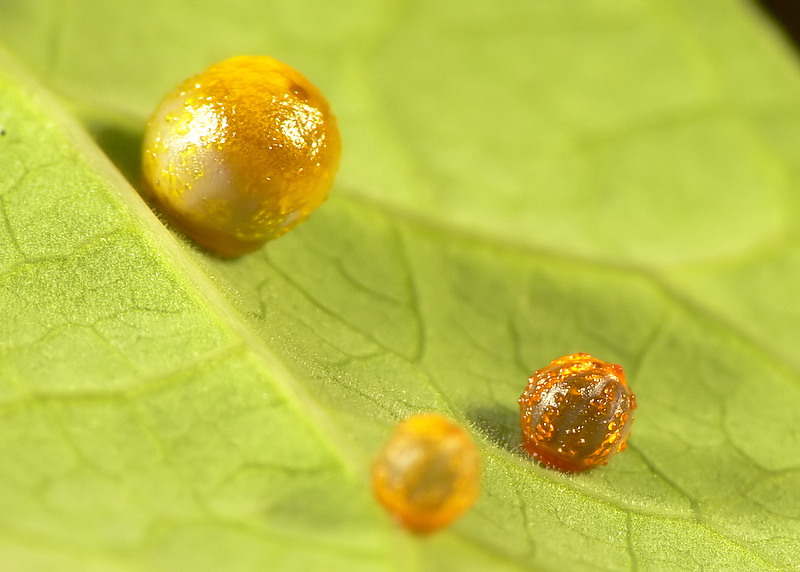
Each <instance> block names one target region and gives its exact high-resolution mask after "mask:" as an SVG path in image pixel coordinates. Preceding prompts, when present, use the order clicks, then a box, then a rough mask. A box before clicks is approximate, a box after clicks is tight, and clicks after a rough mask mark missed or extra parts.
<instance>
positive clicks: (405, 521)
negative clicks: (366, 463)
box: [372, 413, 481, 534]
mask: <svg viewBox="0 0 800 572" xmlns="http://www.w3.org/2000/svg"><path fill="white" fill-rule="evenodd" d="M480 484H481V463H480V456H479V454H478V449H477V447H476V446H475V444H474V443H473V441H472V439H471V438H470V436H469V435H468V434H467V432H466V431H465V430H464V429H463V428H462V427H461V426H460V425H458V424H456V423H454V422H453V421H450V420H449V419H447V418H446V417H443V416H441V415H437V414H433V413H428V414H420V415H413V416H411V417H409V418H408V419H406V420H405V421H403V422H401V423H400V424H398V425H397V427H396V428H395V430H394V433H393V434H392V435H391V437H389V440H388V441H387V442H386V444H385V445H384V447H383V449H381V451H380V452H379V453H378V455H377V457H376V458H375V461H374V462H373V465H372V487H373V490H374V492H375V496H376V497H377V499H378V501H379V502H380V503H381V504H382V505H383V506H384V507H385V508H386V510H387V511H388V512H389V513H390V514H391V515H392V516H394V517H395V518H396V519H397V520H398V521H399V522H400V523H401V524H402V525H403V526H405V527H406V528H407V529H409V530H411V531H412V532H416V533H419V534H427V533H430V532H433V531H435V530H438V529H440V528H442V527H445V526H447V525H448V524H450V523H451V522H453V521H454V520H455V519H457V518H458V517H460V516H461V515H462V514H464V513H465V512H466V511H467V510H468V509H469V508H470V507H471V506H472V505H473V504H474V503H475V500H476V499H477V498H478V494H479V493H480Z"/></svg>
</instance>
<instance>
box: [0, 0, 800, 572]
mask: <svg viewBox="0 0 800 572" xmlns="http://www.w3.org/2000/svg"><path fill="white" fill-rule="evenodd" d="M0 22H2V23H3V24H2V26H0V43H2V45H3V48H4V51H5V52H6V53H7V55H4V56H3V57H2V58H0V452H2V453H3V455H4V458H5V459H6V460H7V462H6V463H4V464H3V465H2V467H0V485H2V486H0V568H3V569H9V570H31V571H34V570H126V571H130V570H164V571H166V570H170V571H172V570H182V569H187V570H265V569H268V570H298V569H304V568H308V569H325V570H348V571H349V570H505V569H508V570H717V569H729V570H785V569H795V568H798V567H800V542H798V540H797V539H798V538H800V465H799V464H798V459H800V431H798V429H797V414H798V411H800V360H798V357H797V352H796V348H797V347H798V343H799V342H800V334H798V332H800V304H798V301H797V292H800V255H798V252H800V225H798V222H797V221H798V220H800V200H799V199H798V195H797V192H796V189H797V188H798V185H799V184H800V176H799V175H800V97H798V96H800V68H798V62H797V58H796V56H795V55H794V54H793V52H792V51H791V49H790V47H789V46H788V45H787V44H786V42H785V41H784V40H783V39H782V38H781V37H780V35H779V33H778V32H777V31H776V30H775V29H774V28H773V27H772V25H771V24H769V23H768V22H767V21H766V20H765V19H764V17H763V16H762V15H761V14H760V13H759V12H758V11H757V10H756V9H755V7H754V6H752V5H751V4H749V3H747V2H743V1H738V0H737V1H734V0H724V1H720V2H714V3H698V2H675V1H669V0H651V1H644V0H624V1H619V0H615V1H612V0H586V1H581V2H576V3H551V2H522V1H514V0H503V1H500V2H497V1H493V2H489V1H488V0H485V1H484V0H480V1H478V2H472V3H466V4H458V5H456V4H454V3H452V2H416V3H398V2H365V1H358V0H348V1H346V2H343V3H328V4H320V3H314V2H307V1H300V2H292V3H280V2H256V1H253V0H237V1H235V2H228V3H210V2H200V3H193V4H191V5H189V4H186V3H183V2H178V1H173V0H162V1H161V2H149V1H146V2H140V3H136V4H131V3H114V2H99V1H95V0H80V1H78V2H74V3H63V2H62V3H53V2H47V1H44V0H32V1H30V2H25V3H10V4H9V3H7V4H6V5H3V6H0ZM244 53H251V54H267V55H270V56H273V57H275V58H278V59H280V60H282V61H285V62H287V63H288V64H290V65H292V66H294V67H296V68H297V69H299V70H300V71H301V72H302V73H303V74H304V75H306V76H307V77H309V78H310V79H311V80H312V81H313V82H314V83H315V84H316V85H317V86H318V87H319V88H320V89H321V90H322V91H323V92H324V93H325V95H326V97H327V98H328V100H329V101H330V102H331V105H332V107H333V109H334V111H335V112H336V114H337V117H338V120H339V124H340V126H341V130H342V136H343V143H344V155H343V161H342V166H341V170H340V173H339V176H338V179H337V181H336V183H335V185H334V188H333V189H332V193H331V198H330V199H329V200H328V202H327V203H326V204H324V205H323V206H322V207H321V208H320V209H319V211H318V212H317V213H315V214H314V216H313V217H312V218H311V219H310V220H309V221H308V222H306V223H304V224H303V225H302V226H300V227H299V228H298V229H296V230H294V231H292V232H291V233H290V234H288V235H287V236H285V237H283V238H281V239H279V240H277V241H274V242H272V243H269V244H268V245H266V246H265V247H264V248H263V249H262V250H260V251H258V252H256V253H254V254H251V255H248V256H245V257H242V258H239V259H236V260H229V261H223V260H220V259H216V258H214V257H211V256H209V255H207V254H205V253H203V252H202V251H200V250H198V249H196V248H195V247H194V246H193V245H192V244H191V243H190V242H188V241H187V240H186V239H184V238H182V237H181V236H180V235H178V234H175V233H174V232H172V231H171V230H170V229H168V228H167V227H165V226H164V225H163V224H162V221H161V220H160V219H159V218H158V217H157V216H156V215H154V214H153V213H151V212H150V210H149V209H148V207H147V206H146V205H145V204H144V202H143V201H142V200H141V199H140V198H139V196H138V194H137V192H136V189H137V187H138V186H139V173H138V161H139V153H140V151H139V145H140V141H141V135H142V132H143V129H144V125H145V122H146V120H147V117H148V116H149V114H150V113H151V111H152V109H153V108H154V106H155V105H156V103H157V102H158V101H159V100H160V98H161V97H162V96H163V95H164V94H165V93H166V92H167V90H169V89H170V88H171V87H173V86H174V85H176V84H177V83H179V82H180V81H182V80H183V79H185V78H186V77H188V76H190V75H192V74H194V73H197V72H198V71H201V70H202V69H204V68H205V67H207V66H208V65H210V64H211V63H213V62H215V61H218V60H221V59H223V58H226V57H230V56H233V55H237V54H244ZM109 159H110V160H109ZM577 351H583V352H589V353H592V354H594V355H596V356H597V357H599V358H601V359H604V360H606V361H610V362H614V363H619V364H621V365H623V366H624V368H625V370H626V374H627V377H628V380H629V382H630V385H631V387H632V388H633V390H634V391H635V392H636V395H637V399H638V402H639V408H638V410H637V413H636V420H635V423H634V426H633V431H632V435H631V438H630V446H629V448H628V450H627V451H626V452H624V453H622V454H620V455H619V456H617V457H615V458H614V459H612V461H611V462H610V464H609V465H608V466H606V467H602V468H600V469H597V470H595V471H592V472H589V473H586V474H581V475H574V476H568V475H562V474H559V473H557V472H554V471H550V470H547V469H544V468H542V467H540V466H538V465H536V464H534V463H532V462H531V461H530V460H529V459H527V458H526V457H525V456H524V455H523V454H522V453H521V452H520V449H519V440H520V435H519V429H518V413H517V407H516V399H517V397H518V396H519V394H520V393H521V392H522V390H523V388H524V386H525V382H526V379H527V377H528V376H530V375H531V374H532V373H533V371H534V370H535V369H537V368H540V367H543V366H544V365H546V363H547V362H549V361H550V360H551V359H554V358H556V357H559V356H561V355H563V354H566V353H571V352H577ZM429 410H432V411H438V412H441V413H444V414H446V415H449V416H451V417H452V418H454V419H455V420H457V421H459V422H460V423H462V424H464V425H465V426H466V427H467V429H468V430H469V432H470V433H471V435H472V436H473V437H474V439H475V440H476V443H477V444H478V446H479V448H480V449H481V453H482V456H483V460H484V471H485V474H484V477H483V494H482V496H481V498H480V499H479V501H478V503H477V504H476V505H475V507H474V509H473V510H472V511H470V512H469V513H468V514H467V515H466V516H465V517H464V518H463V519H461V520H459V521H457V522H456V523H455V524H454V525H453V526H452V527H451V528H449V529H447V530H445V531H442V532H441V533H439V534H436V535H434V536H432V537H430V538H425V539H419V538H416V537H414V536H412V535H409V534H408V533H406V532H405V531H403V530H402V529H400V528H398V527H397V526H396V525H395V524H394V523H393V522H392V520H391V518H390V517H389V516H388V515H386V514H384V513H383V512H382V511H381V509H380V508H379V507H378V506H377V504H376V503H375V501H374V500H373V498H372V496H371V492H370V489H369V482H368V474H369V464H370V460H371V457H372V456H373V454H374V453H375V452H376V451H377V450H378V448H379V447H380V445H381V443H382V442H383V441H384V439H385V438H386V437H387V436H388V434H389V432H390V430H391V428H392V426H393V425H394V423H396V422H397V421H398V420H399V419H401V418H403V417H405V416H406V415H409V414H411V413H415V412H418V411H429Z"/></svg>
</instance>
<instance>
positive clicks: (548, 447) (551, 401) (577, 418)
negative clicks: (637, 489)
mask: <svg viewBox="0 0 800 572" xmlns="http://www.w3.org/2000/svg"><path fill="white" fill-rule="evenodd" d="M519 409H520V425H521V426H522V437H523V442H522V446H523V448H524V449H525V450H526V451H527V452H528V454H529V455H530V456H531V457H533V458H534V459H536V460H538V461H539V462H541V463H542V464H543V465H546V466H548V467H551V468H553V469H558V470H561V471H564V472H568V473H575V472H579V471H585V470H587V469H591V468H592V467H596V466H598V465H605V464H606V463H608V460H609V459H610V458H611V456H612V455H614V454H616V453H618V452H619V451H624V450H625V448H626V447H627V439H628V435H629V434H630V431H631V423H632V422H633V412H634V410H635V409H636V396H635V395H634V394H633V392H632V391H631V390H630V388H629V387H628V384H627V383H626V382H625V373H624V372H623V371H622V367H621V366H618V365H615V364H610V363H606V362H604V361H601V360H599V359H596V358H593V357H592V356H590V355H589V354H582V353H579V354H572V355H567V356H564V357H562V358H559V359H557V360H553V361H552V362H550V365H548V366H547V367H545V368H543V369H540V370H537V371H536V373H534V374H533V376H531V378H530V379H529V380H528V385H527V387H526V388H525V391H524V392H523V393H522V396H521V397H520V398H519Z"/></svg>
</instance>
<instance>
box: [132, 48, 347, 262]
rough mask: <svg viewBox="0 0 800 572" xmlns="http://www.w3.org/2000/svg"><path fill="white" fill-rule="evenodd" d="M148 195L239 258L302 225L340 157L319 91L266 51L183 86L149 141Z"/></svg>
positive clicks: (200, 238)
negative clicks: (262, 54)
mask: <svg viewBox="0 0 800 572" xmlns="http://www.w3.org/2000/svg"><path fill="white" fill-rule="evenodd" d="M143 146H144V154H143V160H142V162H143V174H144V188H145V193H146V194H148V195H149V196H150V197H151V198H152V199H153V200H154V201H155V202H156V203H157V205H158V206H159V207H160V209H161V211H162V212H163V213H164V214H165V215H166V216H167V218H169V219H170V220H171V222H173V223H174V224H175V225H176V226H177V227H178V228H180V230H182V231H183V232H184V233H186V234H187V235H188V236H190V237H191V238H192V239H194V240H195V241H196V242H197V243H199V244H200V245H201V246H203V247H205V248H206V249H208V250H210V251H212V252H214V253H216V254H219V255H221V256H238V255H240V254H244V253H246V252H250V251H252V250H255V249H257V248H258V247H260V246H261V245H262V244H263V243H264V242H266V241H267V240H272V239H274V238H277V237H279V236H281V235H283V234H285V233H286V232H288V231H289V230H290V229H292V228H294V227H295V226H296V225H298V224H299V223H301V222H302V221H304V220H305V219H306V218H308V216H309V215H310V214H311V213H312V212H313V211H314V210H315V209H316V208H317V207H318V206H319V205H320V204H322V203H323V202H324V201H325V199H326V198H327V195H328V191H329V189H330V186H331V185H332V183H333V179H334V177H335V175H336V171H337V170H338V166H339V159H340V155H341V139H340V136H339V130H338V126H337V123H336V118H335V117H334V115H333V113H332V112H331V110H330V107H329V105H328V102H327V101H326V100H325V98H324V96H323V95H322V94H321V93H320V92H319V90H318V89H317V88H316V87H315V86H314V85H313V84H311V82H310V81H308V80H307V79H306V78H305V77H303V76H302V75H301V74H300V73H299V72H297V71H296V70H294V69H292V68H291V67H289V66H287V65H286V64H283V63H281V62H279V61H277V60H275V59H273V58H270V57H268V56H238V57H234V58H230V59H227V60H224V61H222V62H220V63H218V64H215V65H213V66H211V67H209V68H208V69H207V70H205V71H204V72H202V73H200V74H198V75H196V76H193V77H191V78H189V79H187V80H186V81H184V82H183V83H181V84H180V85H179V86H178V87H176V88H175V89H174V90H173V91H172V92H171V93H170V94H169V95H167V96H166V97H165V98H164V100H163V101H162V102H161V103H160V104H159V106H158V107H157V109H156V111H155V112H154V114H153V116H152V118H151V119H150V122H149V123H148V127H147V130H146V132H145V137H144V143H143Z"/></svg>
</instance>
